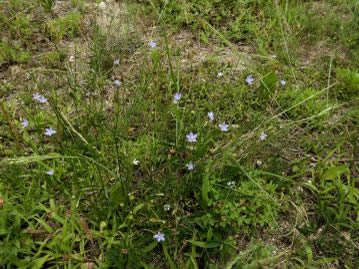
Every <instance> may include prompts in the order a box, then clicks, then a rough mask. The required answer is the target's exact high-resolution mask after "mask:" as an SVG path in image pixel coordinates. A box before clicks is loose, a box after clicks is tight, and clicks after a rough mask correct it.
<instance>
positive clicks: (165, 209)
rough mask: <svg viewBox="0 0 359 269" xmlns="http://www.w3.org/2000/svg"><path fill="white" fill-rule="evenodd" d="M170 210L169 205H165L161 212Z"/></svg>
mask: <svg viewBox="0 0 359 269" xmlns="http://www.w3.org/2000/svg"><path fill="white" fill-rule="evenodd" d="M170 208H171V205H170V204H165V205H164V206H163V210H164V211H169V210H170Z"/></svg>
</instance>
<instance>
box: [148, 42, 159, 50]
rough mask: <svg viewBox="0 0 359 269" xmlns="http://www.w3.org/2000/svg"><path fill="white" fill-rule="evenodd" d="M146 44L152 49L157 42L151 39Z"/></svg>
mask: <svg viewBox="0 0 359 269" xmlns="http://www.w3.org/2000/svg"><path fill="white" fill-rule="evenodd" d="M148 45H149V46H150V47H151V48H153V49H154V48H155V47H157V42H156V41H153V40H152V41H150V42H149V43H148Z"/></svg>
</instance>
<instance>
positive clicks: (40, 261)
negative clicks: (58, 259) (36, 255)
mask: <svg viewBox="0 0 359 269" xmlns="http://www.w3.org/2000/svg"><path fill="white" fill-rule="evenodd" d="M49 256H50V255H46V256H44V257H42V258H40V259H36V260H35V261H34V262H33V264H32V266H31V268H32V269H41V268H43V267H42V266H43V265H44V263H45V262H46V261H47V259H48V257H49Z"/></svg>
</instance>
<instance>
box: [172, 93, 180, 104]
mask: <svg viewBox="0 0 359 269" xmlns="http://www.w3.org/2000/svg"><path fill="white" fill-rule="evenodd" d="M181 98H182V93H180V92H176V93H175V94H174V95H173V103H175V104H177V103H178V102H179V101H180V100H181Z"/></svg>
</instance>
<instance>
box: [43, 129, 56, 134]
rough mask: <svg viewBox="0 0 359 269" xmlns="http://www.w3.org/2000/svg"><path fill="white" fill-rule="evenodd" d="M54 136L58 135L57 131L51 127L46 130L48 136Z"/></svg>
mask: <svg viewBox="0 0 359 269" xmlns="http://www.w3.org/2000/svg"><path fill="white" fill-rule="evenodd" d="M53 134H56V131H55V130H54V129H52V128H51V127H50V128H46V129H45V135H46V136H52V135H53Z"/></svg>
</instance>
